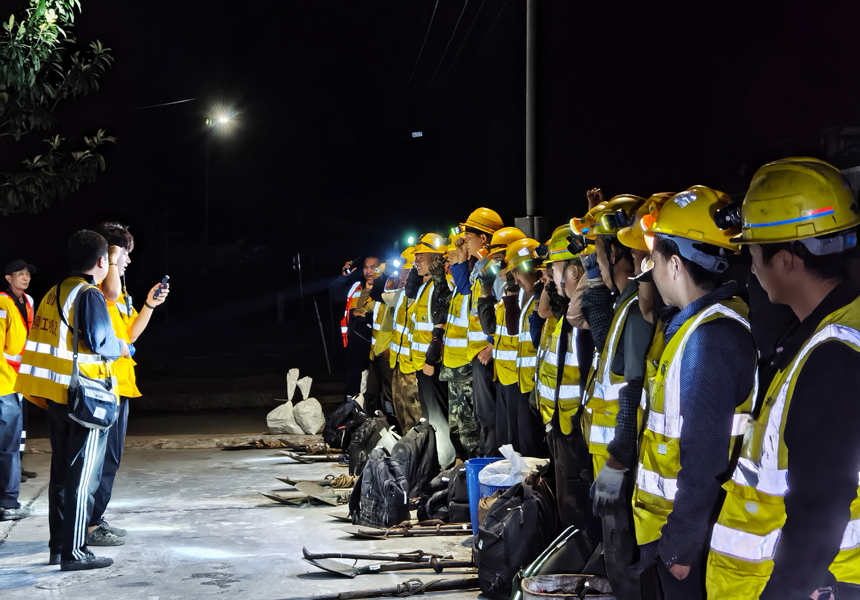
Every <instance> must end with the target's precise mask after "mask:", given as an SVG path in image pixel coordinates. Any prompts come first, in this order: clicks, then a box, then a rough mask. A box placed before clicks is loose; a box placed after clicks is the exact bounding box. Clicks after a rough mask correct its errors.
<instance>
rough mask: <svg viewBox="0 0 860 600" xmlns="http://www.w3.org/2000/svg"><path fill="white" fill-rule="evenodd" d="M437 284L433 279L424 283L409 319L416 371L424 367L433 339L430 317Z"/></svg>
mask: <svg viewBox="0 0 860 600" xmlns="http://www.w3.org/2000/svg"><path fill="white" fill-rule="evenodd" d="M434 289H435V284H434V282H433V280H432V279H428V280H427V281H426V282H424V283H423V284H422V285H421V287H420V288H418V294H417V296H416V297H415V302H413V303H412V307H411V312H412V314H411V318H410V319H409V340H410V342H411V345H410V347H411V349H412V352H411V355H412V368H413V369H415V370H416V371H417V370H418V369H420V368H422V367H423V366H424V362H425V354H426V353H427V350H428V349H429V348H430V341H431V340H432V339H433V320H432V318H431V316H430V306H432V304H433V291H434Z"/></svg>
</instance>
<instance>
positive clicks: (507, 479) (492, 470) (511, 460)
mask: <svg viewBox="0 0 860 600" xmlns="http://www.w3.org/2000/svg"><path fill="white" fill-rule="evenodd" d="M499 450H500V451H501V453H502V456H504V457H505V458H506V459H507V460H500V461H498V462H494V463H490V464H489V465H487V466H486V467H484V468H483V469H481V472H480V473H478V481H480V482H481V483H483V484H484V485H494V486H498V487H504V486H507V487H511V486H514V485H516V484H518V483H522V482H523V481H525V479H526V477H527V476H528V474H529V473H530V472H531V470H532V469H531V467H530V466H529V465H528V463H527V462H526V461H525V460H523V457H522V456H520V453H519V452H516V451H515V450H514V447H513V446H511V445H510V444H505V445H504V446H502V447H501V448H499Z"/></svg>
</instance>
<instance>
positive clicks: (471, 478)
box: [466, 456, 502, 535]
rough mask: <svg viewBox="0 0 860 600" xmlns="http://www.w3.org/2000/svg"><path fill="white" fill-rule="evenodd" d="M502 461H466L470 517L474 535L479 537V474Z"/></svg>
mask: <svg viewBox="0 0 860 600" xmlns="http://www.w3.org/2000/svg"><path fill="white" fill-rule="evenodd" d="M497 460H502V457H501V456H494V457H491V458H470V459H469V460H467V461H466V489H467V490H468V492H469V516H470V517H471V519H472V533H473V534H474V535H478V526H479V525H480V523H478V500H480V499H481V484H480V482H479V481H478V473H480V472H481V469H483V468H484V467H486V466H487V465H488V464H490V463H494V462H496V461H497Z"/></svg>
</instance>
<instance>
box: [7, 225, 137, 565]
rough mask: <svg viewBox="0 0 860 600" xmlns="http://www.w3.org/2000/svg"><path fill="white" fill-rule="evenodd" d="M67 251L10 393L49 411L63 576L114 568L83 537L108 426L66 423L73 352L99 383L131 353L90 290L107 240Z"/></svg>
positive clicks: (54, 551) (53, 507) (54, 528)
mask: <svg viewBox="0 0 860 600" xmlns="http://www.w3.org/2000/svg"><path fill="white" fill-rule="evenodd" d="M68 252H69V263H70V265H71V269H72V270H71V273H70V274H69V276H68V277H67V278H66V279H65V280H63V282H62V283H60V284H59V285H57V286H55V287H53V288H51V289H50V290H49V291H48V293H47V295H45V297H44V298H43V299H42V302H41V303H40V304H39V309H38V310H37V311H36V317H35V319H34V320H33V329H32V330H31V331H30V338H29V339H28V340H27V345H26V349H25V350H24V355H23V357H22V359H21V368H20V370H19V371H18V379H17V381H16V383H15V391H16V392H18V393H20V394H22V395H23V396H24V397H25V398H26V399H27V400H29V401H30V402H33V403H34V404H37V405H38V406H41V407H42V408H47V410H48V428H49V433H50V438H51V479H50V482H49V484H48V524H49V527H50V532H51V533H50V536H51V537H50V540H49V542H48V546H49V549H50V553H51V555H50V561H49V563H50V564H54V565H56V564H59V565H60V566H61V569H62V570H63V571H80V570H86V569H99V568H102V567H107V566H110V565H112V564H113V560H111V559H110V558H102V557H98V556H95V555H94V554H93V553H92V552H90V551H89V550H88V549H87V535H86V534H87V523H88V522H89V517H90V515H91V514H92V507H93V498H92V496H93V493H94V492H95V490H96V488H97V487H98V484H99V473H100V472H101V467H102V462H103V461H104V455H105V446H106V444H107V438H108V432H109V428H108V429H89V428H87V427H84V426H83V425H81V424H80V423H78V422H77V421H74V420H72V419H71V418H70V417H69V407H68V391H69V382H70V379H71V374H72V364H73V352H74V351H77V353H78V359H77V360H78V368H79V370H80V373H81V375H82V376H84V377H88V378H90V379H94V380H100V381H108V380H110V379H111V378H112V373H111V363H112V362H114V361H115V360H117V359H118V358H120V357H124V358H128V357H129V356H131V355H130V353H129V348H128V344H126V343H125V342H124V341H123V340H121V339H119V338H117V336H116V334H114V331H113V324H112V322H111V318H110V313H108V309H107V305H106V304H105V298H104V295H102V293H101V291H100V290H99V289H98V286H97V284H98V283H100V282H101V281H102V280H104V278H105V277H106V276H107V272H108V268H109V264H108V245H107V242H106V241H105V239H104V238H103V237H102V236H101V235H99V234H98V233H95V232H93V231H86V230H83V231H79V232H78V233H76V234H75V235H73V236H72V238H71V239H70V240H69V246H68ZM79 295H80V298H79V299H78V296H79ZM76 300H77V302H76ZM75 304H77V306H75ZM75 310H77V311H79V314H78V323H79V327H78V329H79V332H80V333H79V335H80V339H79V341H78V347H77V348H73V347H72V341H73V334H72V332H71V331H70V330H69V326H68V325H66V323H69V324H72V323H74V312H75ZM61 311H62V312H61ZM115 391H116V386H114V392H115ZM117 400H119V398H117Z"/></svg>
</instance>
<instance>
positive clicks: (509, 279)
mask: <svg viewBox="0 0 860 600" xmlns="http://www.w3.org/2000/svg"><path fill="white" fill-rule="evenodd" d="M505 291H506V292H519V291H520V286H518V285H517V282H516V281H514V276H513V275H511V274H510V273H508V274H507V275H505Z"/></svg>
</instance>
